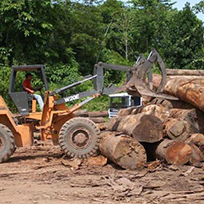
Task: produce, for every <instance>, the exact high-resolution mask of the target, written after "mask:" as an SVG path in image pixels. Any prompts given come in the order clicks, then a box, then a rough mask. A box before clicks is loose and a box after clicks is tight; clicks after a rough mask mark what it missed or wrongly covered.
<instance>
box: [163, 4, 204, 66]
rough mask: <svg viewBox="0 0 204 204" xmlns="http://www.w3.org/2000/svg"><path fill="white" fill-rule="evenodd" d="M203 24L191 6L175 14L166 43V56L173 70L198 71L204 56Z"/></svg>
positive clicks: (187, 5)
mask: <svg viewBox="0 0 204 204" xmlns="http://www.w3.org/2000/svg"><path fill="white" fill-rule="evenodd" d="M203 34H204V29H203V25H202V22H201V21H200V20H198V19H197V17H196V15H195V14H194V13H193V11H192V9H191V8H190V5H189V4H186V6H185V8H184V9H183V10H182V11H179V12H178V13H177V14H175V15H174V16H173V17H172V19H171V23H170V25H169V30H168V35H166V40H165V41H164V45H165V48H164V49H165V50H164V51H163V52H164V55H165V58H166V59H167V60H166V62H167V64H168V66H169V67H171V68H180V69H185V68H186V69H187V68H189V69H196V68H200V67H199V66H196V65H199V63H198V62H196V61H197V60H198V59H199V58H200V57H201V56H202V55H203V46H204V41H203Z"/></svg>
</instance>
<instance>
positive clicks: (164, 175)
mask: <svg viewBox="0 0 204 204" xmlns="http://www.w3.org/2000/svg"><path fill="white" fill-rule="evenodd" d="M67 161H68V160H65V158H64V157H63V154H62V152H61V151H60V149H59V147H53V146H51V145H46V146H34V147H30V148H19V149H17V150H16V152H15V154H14V155H13V156H12V158H11V159H10V160H9V161H8V162H6V163H2V164H0V169H1V170H0V204H7V203H12V204H13V203H15V204H32V203H33V204H48V203H49V204H56V203H57V204H64V203H66V204H67V203H70V204H90V203H106V204H109V203H110V204H111V203H117V204H120V203H137V204H140V203H141V204H147V203H151V204H154V203H162V204H163V203H165V204H168V203H171V204H173V203H175V204H176V203H179V204H183V203H189V204H190V203H194V204H197V203H199V204H202V203H204V171H203V168H202V167H191V166H183V167H179V168H178V167H175V166H166V165H159V166H158V167H156V168H153V169H152V170H150V169H148V168H145V169H143V170H136V171H129V170H122V169H119V168H118V167H116V166H114V165H113V164H111V163H109V164H107V165H106V166H104V167H96V166H87V164H86V162H84V163H83V164H82V165H81V166H80V167H79V168H73V167H71V166H69V165H66V162H67Z"/></svg>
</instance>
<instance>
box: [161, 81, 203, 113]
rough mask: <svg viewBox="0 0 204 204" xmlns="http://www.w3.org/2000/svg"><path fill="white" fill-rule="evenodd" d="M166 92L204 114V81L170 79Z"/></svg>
mask: <svg viewBox="0 0 204 204" xmlns="http://www.w3.org/2000/svg"><path fill="white" fill-rule="evenodd" d="M164 91H165V93H167V94H169V95H173V96H175V97H178V98H179V99H180V100H182V101H185V102H188V103H190V104H192V105H193V106H195V107H197V108H199V109H200V110H201V111H203V112H204V94H203V92H204V79H194V80H190V79H182V78H175V79H169V80H168V81H167V84H166V86H165V88H164Z"/></svg>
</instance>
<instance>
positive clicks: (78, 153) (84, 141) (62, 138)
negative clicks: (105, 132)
mask: <svg viewBox="0 0 204 204" xmlns="http://www.w3.org/2000/svg"><path fill="white" fill-rule="evenodd" d="M99 142H100V130H99V128H98V127H97V126H96V124H95V123H94V122H93V121H91V120H89V119H87V118H81V117H77V118H72V119H70V120H68V121H67V122H66V123H65V124H64V125H63V126H62V128H61V130H60V133H59V144H60V147H61V148H62V150H63V151H64V152H65V153H66V154H67V155H69V156H71V157H78V158H86V157H88V156H91V155H93V154H94V153H95V152H96V151H97V149H98V146H99Z"/></svg>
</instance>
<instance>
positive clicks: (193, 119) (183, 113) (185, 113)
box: [170, 109, 199, 131]
mask: <svg viewBox="0 0 204 204" xmlns="http://www.w3.org/2000/svg"><path fill="white" fill-rule="evenodd" d="M170 117H172V118H177V119H182V120H185V121H187V122H188V123H190V124H191V125H192V126H194V127H195V129H197V131H198V130H199V125H198V117H197V113H196V110H195V109H171V110H170Z"/></svg>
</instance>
